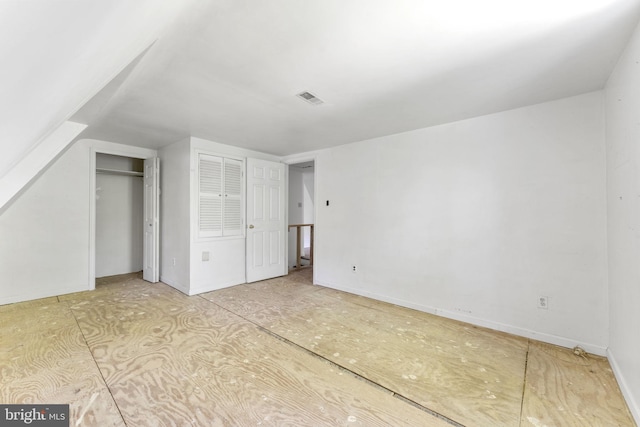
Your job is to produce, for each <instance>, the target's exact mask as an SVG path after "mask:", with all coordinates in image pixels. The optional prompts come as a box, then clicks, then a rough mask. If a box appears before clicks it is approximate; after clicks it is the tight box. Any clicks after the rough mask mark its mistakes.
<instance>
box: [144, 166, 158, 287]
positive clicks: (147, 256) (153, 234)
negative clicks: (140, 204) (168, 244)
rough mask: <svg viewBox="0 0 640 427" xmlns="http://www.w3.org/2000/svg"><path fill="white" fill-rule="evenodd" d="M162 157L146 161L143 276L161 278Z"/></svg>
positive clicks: (145, 278) (153, 278)
mask: <svg viewBox="0 0 640 427" xmlns="http://www.w3.org/2000/svg"><path fill="white" fill-rule="evenodd" d="M159 186H160V159H159V158H158V157H152V158H150V159H146V160H145V161H144V267H143V270H142V278H143V279H144V280H146V281H148V282H151V283H156V282H157V281H158V280H160V239H159V234H160V198H159V196H160V194H159V191H158V190H159Z"/></svg>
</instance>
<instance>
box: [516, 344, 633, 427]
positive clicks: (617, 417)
mask: <svg viewBox="0 0 640 427" xmlns="http://www.w3.org/2000/svg"><path fill="white" fill-rule="evenodd" d="M521 425H522V426H535V427H541V426H576V427H578V426H579V427H582V426H594V427H597V426H602V427H605V426H606V427H609V426H611V427H613V426H635V423H634V422H633V419H632V417H631V414H630V413H629V409H628V408H627V406H626V404H625V402H624V400H623V399H622V395H621V394H620V389H619V388H618V384H617V382H616V379H615V377H614V375H613V372H612V370H611V367H610V366H609V362H608V361H607V359H605V358H603V357H598V356H593V355H587V357H586V358H583V357H580V356H576V355H574V354H573V352H572V351H571V350H569V349H566V348H561V347H557V346H553V345H550V344H545V343H540V342H531V345H530V349H529V362H528V366H527V378H526V386H525V393H524V403H523V408H522V424H521Z"/></svg>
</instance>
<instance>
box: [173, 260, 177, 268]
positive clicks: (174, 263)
mask: <svg viewBox="0 0 640 427" xmlns="http://www.w3.org/2000/svg"><path fill="white" fill-rule="evenodd" d="M173 266H174V267H175V266H176V259H175V258H174V259H173Z"/></svg>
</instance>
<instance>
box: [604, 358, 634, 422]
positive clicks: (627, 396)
mask: <svg viewBox="0 0 640 427" xmlns="http://www.w3.org/2000/svg"><path fill="white" fill-rule="evenodd" d="M607 359H609V364H610V365H611V369H613V374H614V375H615V376H616V380H617V381H618V386H620V390H621V391H622V395H623V396H624V400H625V401H626V402H627V406H628V407H629V411H631V415H633V418H634V420H635V421H636V424H638V425H640V406H639V404H638V399H637V397H638V396H634V395H633V392H632V391H631V387H629V384H628V383H627V381H626V380H625V377H624V375H622V371H621V370H620V365H618V362H617V361H616V357H615V355H614V353H613V351H612V350H611V349H610V348H609V349H607Z"/></svg>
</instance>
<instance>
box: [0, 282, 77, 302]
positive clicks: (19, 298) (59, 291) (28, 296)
mask: <svg viewBox="0 0 640 427" xmlns="http://www.w3.org/2000/svg"><path fill="white" fill-rule="evenodd" d="M41 291H42V292H45V293H42V292H41ZM46 291H47V290H46V289H45V290H44V291H43V290H38V292H36V293H33V292H28V293H25V294H20V295H12V296H9V297H3V298H0V305H6V304H15V303H19V302H25V301H34V300H40V299H43V298H52V297H57V296H61V295H66V294H73V293H76V292H81V291H82V289H81V288H78V287H77V286H66V287H64V288H56V289H53V290H48V292H46Z"/></svg>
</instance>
